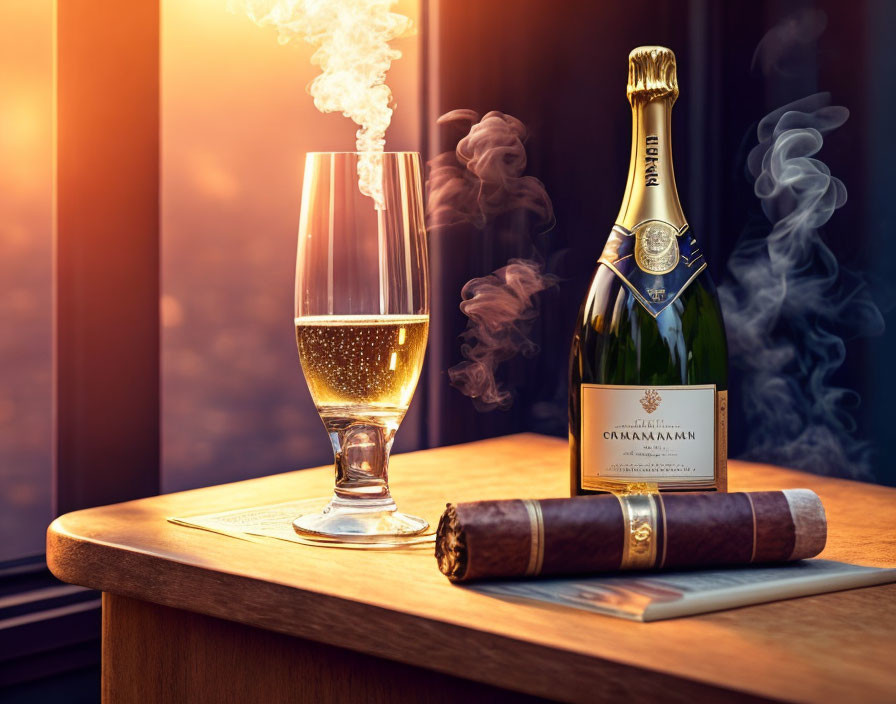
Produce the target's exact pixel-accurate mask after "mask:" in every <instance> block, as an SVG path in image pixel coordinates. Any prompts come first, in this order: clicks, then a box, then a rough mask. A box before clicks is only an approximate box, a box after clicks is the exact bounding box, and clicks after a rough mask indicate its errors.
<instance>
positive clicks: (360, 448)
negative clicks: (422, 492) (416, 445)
mask: <svg viewBox="0 0 896 704" xmlns="http://www.w3.org/2000/svg"><path fill="white" fill-rule="evenodd" d="M328 425H329V428H328V430H329V432H330V442H331V443H332V444H333V454H334V455H335V460H336V462H335V470H336V489H335V492H334V496H333V500H332V501H331V506H332V507H333V508H340V509H342V508H345V509H352V510H359V511H365V510H370V511H394V510H395V508H396V507H395V502H394V501H393V500H392V495H391V494H390V493H389V453H390V452H391V450H392V441H393V439H394V438H395V429H394V428H390V427H388V426H382V425H373V424H368V423H364V422H358V421H353V420H347V421H343V422H341V423H340V422H336V423H333V422H331V423H329V424H328Z"/></svg>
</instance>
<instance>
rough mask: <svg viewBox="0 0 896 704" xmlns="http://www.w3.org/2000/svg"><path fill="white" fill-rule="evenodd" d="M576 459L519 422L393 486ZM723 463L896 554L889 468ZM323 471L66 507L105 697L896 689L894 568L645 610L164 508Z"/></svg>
mask: <svg viewBox="0 0 896 704" xmlns="http://www.w3.org/2000/svg"><path fill="white" fill-rule="evenodd" d="M566 466H567V445H566V443H565V442H564V441H562V440H559V439H556V438H548V437H543V436H538V435H514V436H508V437H503V438H496V439H493V440H486V441H482V442H477V443H470V444H467V445H457V446H453V447H444V448H439V449H435V450H427V451H423V452H415V453H409V454H405V455H398V456H396V457H395V458H394V459H393V462H392V486H393V492H394V494H395V496H396V499H397V501H398V503H399V505H400V506H401V508H402V509H403V510H405V511H408V512H411V513H415V514H417V515H424V516H426V517H427V518H428V519H429V520H430V521H435V520H436V519H437V517H438V515H439V514H440V513H441V510H442V508H443V507H444V504H445V502H446V501H464V500H475V499H498V498H512V497H519V498H523V497H529V498H545V497H556V496H565V495H566V492H567V486H568V479H567V473H566V469H565V468H566ZM730 484H731V489H732V490H734V491H740V490H760V489H772V488H788V487H810V488H812V489H814V490H815V491H816V492H817V493H818V494H819V495H820V496H821V498H822V501H823V502H824V504H825V507H826V509H827V513H828V519H829V523H830V526H829V537H828V546H827V549H826V550H825V552H824V553H823V555H822V557H826V558H830V559H835V560H844V561H850V562H856V563H861V564H867V565H875V566H896V489H890V488H885V487H878V486H873V485H868V484H861V483H857V482H851V481H846V480H840V479H828V478H821V477H815V476H812V475H808V474H804V473H801V472H796V471H792V470H786V469H781V468H777V467H770V466H764V465H757V464H748V463H743V462H732V463H731V467H730ZM331 487H332V474H331V470H330V469H329V468H321V469H313V470H305V471H301V472H290V473H287V474H279V475H275V476H271V477H264V478H261V479H253V480H250V481H245V482H238V483H236V484H227V485H223V486H216V487H210V488H207V489H197V490H195V491H186V492H182V493H179V494H168V495H166V496H157V497H152V498H148V499H142V500H139V501H131V502H128V503H123V504H117V505H113V506H105V507H101V508H95V509H89V510H85V511H77V512H75V513H70V514H68V515H65V516H62V517H60V518H58V519H57V520H56V521H54V523H53V524H52V525H51V526H50V529H49V531H48V536H47V559H48V562H49V564H50V568H51V569H52V571H53V573H54V574H56V575H57V576H58V577H59V578H60V579H62V580H65V581H67V582H73V583H75V584H80V585H84V586H87V587H92V588H94V589H99V590H102V591H103V593H104V594H103V694H104V697H105V700H106V701H107V702H119V701H123V702H132V701H134V702H136V701H143V702H156V701H171V702H200V701H214V702H254V701H259V702H280V701H383V702H385V701H390V702H404V701H409V702H411V701H414V702H416V701H427V702H429V701H454V702H469V701H503V700H513V701H526V700H528V698H529V697H531V698H533V699H534V698H536V697H544V698H551V699H559V700H567V701H603V700H606V701H652V702H657V701H663V702H667V701H694V700H695V699H698V700H699V699H718V698H720V697H725V700H726V701H757V700H767V699H773V700H786V701H819V702H820V701H832V702H847V701H855V702H858V701H861V702H872V701H881V702H883V701H894V700H896V584H891V585H885V586H879V587H872V588H867V589H858V590H853V591H847V592H839V593H834V594H826V595H821V596H815V597H807V598H802V599H794V600H790V601H784V602H778V603H773V604H765V605H760V606H752V607H748V608H741V609H736V610H732V611H725V612H720V613H714V614H707V615H704V616H697V617H691V618H686V619H675V620H670V621H662V622H655V623H646V624H641V623H633V622H629V621H623V620H619V619H615V618H610V617H606V616H600V615H597V614H591V613H585V612H579V611H575V610H571V609H562V608H559V607H550V606H541V605H524V604H515V603H509V602H507V601H503V600H499V599H496V598H494V597H490V596H487V595H485V594H481V593H476V592H474V591H472V590H469V589H466V588H464V587H458V586H453V585H451V584H450V583H449V582H448V581H447V580H446V579H445V578H444V577H443V576H442V575H441V574H440V573H439V571H438V569H437V568H436V563H435V559H434V557H433V555H432V553H431V552H430V551H429V550H425V551H419V550H418V551H404V552H402V551H389V552H373V551H360V550H342V549H329V548H316V547H307V546H303V545H294V544H291V543H286V542H282V541H275V540H271V541H270V542H264V543H263V544H257V543H250V542H245V541H241V540H238V539H235V538H232V537H227V536H224V535H218V534H214V533H209V532H205V531H201V530H196V529H192V528H187V527H181V526H176V525H172V524H170V523H168V522H166V520H165V519H166V517H168V516H185V515H191V514H200V513H210V512H215V511H222V510H226V509H229V508H239V507H251V506H260V505H264V504H272V503H278V502H281V501H285V500H288V499H292V498H301V497H305V496H307V497H313V496H317V495H320V496H325V495H327V494H328V493H329V491H330V489H331ZM508 690H509V691H508ZM520 693H524V694H520Z"/></svg>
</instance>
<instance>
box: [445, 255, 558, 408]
mask: <svg viewBox="0 0 896 704" xmlns="http://www.w3.org/2000/svg"><path fill="white" fill-rule="evenodd" d="M553 284H554V280H553V278H552V277H551V276H548V275H545V274H543V273H542V271H541V265H540V264H539V263H538V262H535V261H533V260H530V259H511V260H510V261H509V262H508V263H507V266H505V267H502V268H500V269H498V270H497V271H495V272H493V273H491V274H489V275H488V276H483V277H481V278H478V279H472V280H470V281H468V282H467V283H466V285H465V286H464V287H463V289H462V290H461V298H462V299H463V302H462V303H461V304H460V309H461V310H462V311H463V312H464V315H466V316H467V318H469V322H468V323H467V329H466V330H465V331H464V333H463V334H462V335H461V338H462V339H463V341H464V342H463V345H462V346H461V353H462V354H463V356H464V357H465V358H466V361H464V362H461V363H460V364H456V365H455V366H453V367H451V369H449V370H448V378H449V379H451V383H452V385H453V386H455V387H456V388H458V389H460V391H461V392H463V393H464V394H466V395H467V396H469V397H470V398H472V399H473V400H474V402H475V404H476V407H477V408H478V409H480V410H491V409H493V408H507V407H509V406H510V404H511V403H512V402H513V395H512V394H511V393H510V391H508V390H507V389H505V388H503V387H502V386H501V385H500V384H498V382H497V381H496V379H495V370H496V368H497V366H498V365H499V364H500V363H501V362H503V361H505V360H507V359H510V358H511V357H514V356H516V355H517V354H520V353H521V354H523V355H526V356H531V355H533V354H535V353H536V352H538V346H537V345H536V344H535V343H534V342H532V340H531V339H529V332H530V330H531V327H532V321H533V320H534V319H535V318H536V317H537V315H538V313H537V312H536V309H535V300H534V298H535V294H537V293H538V292H539V291H542V290H544V289H546V288H548V287H549V286H552V285H553Z"/></svg>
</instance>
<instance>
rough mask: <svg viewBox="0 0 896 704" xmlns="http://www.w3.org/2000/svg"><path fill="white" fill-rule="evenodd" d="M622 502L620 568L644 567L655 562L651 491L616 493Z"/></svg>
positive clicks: (654, 512) (655, 517)
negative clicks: (626, 493)
mask: <svg viewBox="0 0 896 704" xmlns="http://www.w3.org/2000/svg"><path fill="white" fill-rule="evenodd" d="M616 498H617V499H619V503H620V504H621V505H622V520H623V522H624V528H623V533H622V536H623V537H622V540H623V543H622V561H621V562H620V563H619V569H621V570H644V569H650V568H652V567H654V566H655V565H656V549H657V545H656V543H657V537H656V534H657V513H658V512H657V507H656V501H655V500H654V497H653V495H651V494H628V495H624V496H623V495H619V494H617V495H616Z"/></svg>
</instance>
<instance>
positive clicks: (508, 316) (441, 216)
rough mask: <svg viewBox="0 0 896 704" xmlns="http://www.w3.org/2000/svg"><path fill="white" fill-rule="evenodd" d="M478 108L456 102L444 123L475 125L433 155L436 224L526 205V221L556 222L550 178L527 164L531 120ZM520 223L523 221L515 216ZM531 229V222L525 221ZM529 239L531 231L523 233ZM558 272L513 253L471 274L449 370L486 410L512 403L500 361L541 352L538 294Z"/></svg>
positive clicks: (490, 220)
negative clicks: (535, 334) (536, 333)
mask: <svg viewBox="0 0 896 704" xmlns="http://www.w3.org/2000/svg"><path fill="white" fill-rule="evenodd" d="M478 117H479V116H478V114H477V113H475V112H473V111H472V110H454V111H452V112H449V113H446V114H445V115H442V117H440V118H439V121H438V122H439V124H443V125H444V124H451V123H456V124H460V125H467V124H468V125H470V127H469V132H468V133H467V134H466V136H465V137H463V138H462V139H461V140H460V141H459V142H458V144H457V148H456V149H455V151H454V152H445V153H443V154H440V155H438V156H437V157H435V158H434V159H433V160H432V161H430V163H429V176H428V179H427V187H428V191H429V196H428V200H427V222H428V225H429V227H430V229H432V230H437V229H438V228H441V227H446V226H449V225H457V224H461V223H468V224H470V225H473V226H474V227H476V228H477V229H479V230H483V229H485V228H486V226H490V225H494V224H495V223H496V220H497V219H498V218H499V216H503V215H507V214H509V213H514V212H521V213H525V214H527V215H528V217H527V218H525V222H526V227H538V228H542V229H548V228H549V227H550V226H552V225H553V222H554V209H553V206H552V205H551V200H550V198H549V197H548V194H547V191H546V190H545V188H544V184H542V182H541V181H539V180H538V179H537V178H535V177H533V176H526V175H524V171H525V169H526V149H525V146H524V142H525V140H526V128H525V125H523V123H522V122H520V121H519V120H517V119H516V118H515V117H512V116H510V115H505V114H504V113H501V112H497V111H492V112H489V113H488V114H486V115H485V116H484V117H483V118H482V119H481V120H479V121H478V122H477V120H478ZM514 222H515V225H514V227H520V224H519V223H520V220H518V219H517V220H515V221H514ZM524 229H525V228H524ZM522 234H523V235H524V236H525V237H526V238H527V239H528V238H530V237H531V232H530V231H528V230H527V231H525V232H523V233H522ZM555 283H556V278H555V277H553V276H551V275H550V274H546V273H544V271H543V266H542V264H541V263H540V262H539V261H536V260H535V259H521V258H516V259H511V260H510V261H509V262H508V263H507V265H506V266H504V267H502V268H500V269H498V270H497V271H495V272H493V273H491V274H489V275H488V276H483V277H480V278H475V279H472V280H471V281H468V282H467V283H466V284H465V285H464V287H463V289H462V290H461V298H462V302H461V304H460V308H461V310H462V311H463V313H464V315H466V316H467V318H468V322H467V329H466V330H465V331H464V333H463V334H462V335H461V339H462V340H463V344H462V346H461V353H462V354H463V356H464V357H465V361H463V362H461V363H460V364H457V365H455V366H453V367H452V368H451V369H449V370H448V377H449V379H450V380H451V384H452V385H453V386H455V387H456V388H457V389H459V390H460V391H461V392H462V393H464V394H466V395H467V396H469V397H470V398H472V399H473V401H474V404H475V406H476V408H477V409H479V410H492V409H494V408H507V407H509V406H510V405H511V404H512V402H513V394H512V393H511V391H509V390H508V389H506V388H504V387H503V386H502V385H501V384H500V383H499V382H498V381H497V380H496V378H495V371H496V369H497V367H498V365H499V364H500V363H501V362H503V361H506V360H508V359H510V358H512V357H514V356H516V355H517V354H520V353H522V354H524V355H533V354H535V353H536V352H537V351H538V347H537V345H536V344H535V343H534V342H533V341H532V340H531V339H530V338H529V334H530V332H531V329H532V325H533V323H534V320H535V318H536V317H537V315H538V313H537V310H536V298H535V297H536V294H538V293H539V292H540V291H543V290H544V289H546V288H549V287H551V286H553V285H554V284H555Z"/></svg>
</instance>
